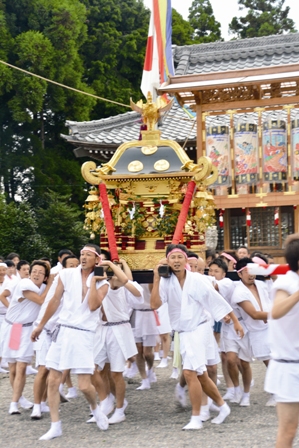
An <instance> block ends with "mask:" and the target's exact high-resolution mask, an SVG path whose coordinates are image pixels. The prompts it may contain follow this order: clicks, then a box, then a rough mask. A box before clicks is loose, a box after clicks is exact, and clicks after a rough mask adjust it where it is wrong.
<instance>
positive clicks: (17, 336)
mask: <svg viewBox="0 0 299 448" xmlns="http://www.w3.org/2000/svg"><path fill="white" fill-rule="evenodd" d="M21 335H22V324H13V325H12V327H11V331H10V338H9V343H8V347H9V348H10V349H11V350H19V348H20V344H21Z"/></svg>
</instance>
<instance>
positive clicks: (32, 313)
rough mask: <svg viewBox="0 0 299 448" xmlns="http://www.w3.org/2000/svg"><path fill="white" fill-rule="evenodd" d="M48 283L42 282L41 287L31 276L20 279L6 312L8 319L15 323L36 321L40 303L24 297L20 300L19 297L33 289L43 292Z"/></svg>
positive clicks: (38, 292) (39, 292)
mask: <svg viewBox="0 0 299 448" xmlns="http://www.w3.org/2000/svg"><path fill="white" fill-rule="evenodd" d="M45 288H46V285H44V284H42V285H41V287H40V288H39V287H38V286H36V285H35V284H34V283H33V281H32V280H30V279H29V278H23V279H22V280H20V281H19V282H18V283H17V285H16V287H15V289H14V292H13V295H12V299H11V302H10V305H9V307H8V310H7V313H6V319H7V320H9V321H10V322H13V323H19V324H27V323H31V322H34V321H35V319H36V318H37V315H38V313H39V310H40V305H39V304H38V303H35V302H33V301H32V300H28V299H24V300H22V302H19V299H21V298H22V297H23V292H24V291H32V292H35V293H36V294H39V295H40V294H42V293H43V291H44V290H45Z"/></svg>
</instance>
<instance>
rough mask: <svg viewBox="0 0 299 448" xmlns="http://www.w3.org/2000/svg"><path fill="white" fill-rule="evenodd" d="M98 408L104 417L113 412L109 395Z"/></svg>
mask: <svg viewBox="0 0 299 448" xmlns="http://www.w3.org/2000/svg"><path fill="white" fill-rule="evenodd" d="M100 408H101V411H102V412H103V413H104V414H105V415H109V414H111V412H113V410H114V402H113V401H112V400H111V399H110V397H109V395H108V396H107V397H106V398H105V400H102V401H101V403H100Z"/></svg>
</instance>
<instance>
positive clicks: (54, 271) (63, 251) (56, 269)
mask: <svg viewBox="0 0 299 448" xmlns="http://www.w3.org/2000/svg"><path fill="white" fill-rule="evenodd" d="M69 255H73V252H72V251H71V250H69V249H61V250H60V251H59V252H58V257H57V258H58V263H57V265H56V266H53V268H51V274H58V272H60V271H61V270H62V268H63V266H62V261H63V259H64V258H65V257H68V256H69Z"/></svg>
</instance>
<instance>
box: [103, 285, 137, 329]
mask: <svg viewBox="0 0 299 448" xmlns="http://www.w3.org/2000/svg"><path fill="white" fill-rule="evenodd" d="M129 282H130V283H132V284H133V285H134V286H135V288H136V289H137V290H138V291H139V292H140V294H141V295H140V297H135V296H134V295H133V294H132V293H131V292H130V291H128V290H127V289H126V288H125V287H124V286H122V287H120V288H118V289H111V288H110V284H109V290H108V293H107V295H106V297H105V298H104V300H103V302H102V307H103V309H104V311H105V315H106V317H107V321H108V322H121V321H126V320H130V313H129V308H130V307H134V306H135V305H140V304H143V302H144V299H143V289H142V287H141V286H140V285H139V284H138V283H137V282H132V281H129Z"/></svg>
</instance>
